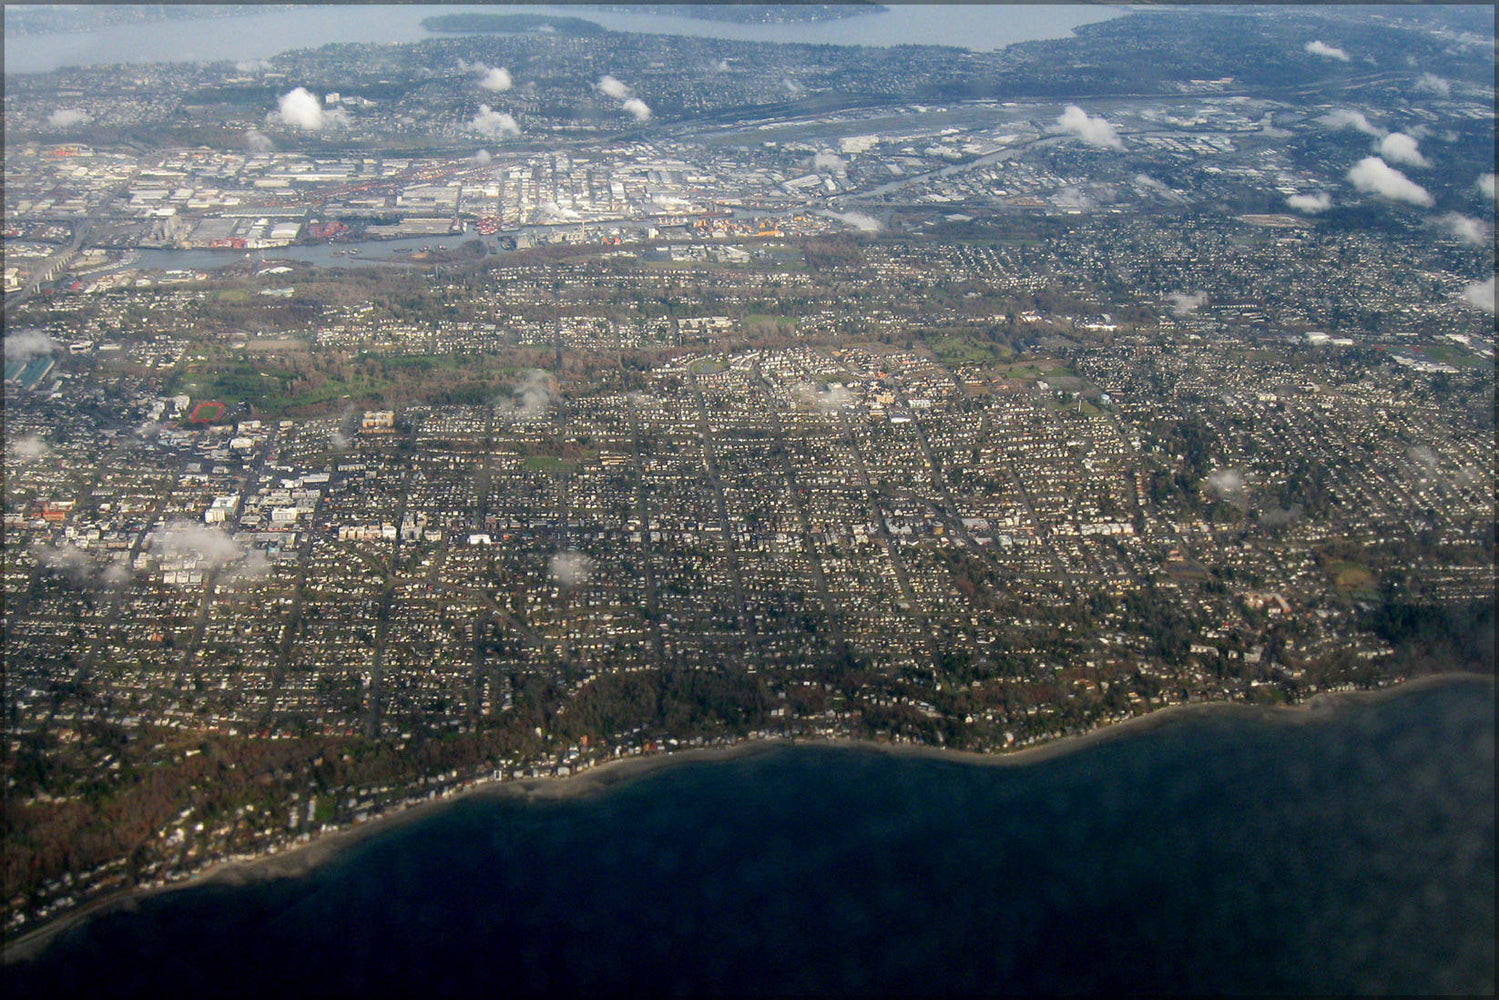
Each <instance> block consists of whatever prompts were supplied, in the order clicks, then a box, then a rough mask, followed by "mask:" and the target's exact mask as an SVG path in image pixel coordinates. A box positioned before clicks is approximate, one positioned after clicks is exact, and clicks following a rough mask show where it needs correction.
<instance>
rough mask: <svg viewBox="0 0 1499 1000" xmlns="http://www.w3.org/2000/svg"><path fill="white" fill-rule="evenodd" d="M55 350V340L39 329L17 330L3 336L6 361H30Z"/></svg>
mask: <svg viewBox="0 0 1499 1000" xmlns="http://www.w3.org/2000/svg"><path fill="white" fill-rule="evenodd" d="M55 350H57V341H55V340H53V339H52V338H51V337H49V336H47V335H46V334H45V333H43V332H42V331H40V330H17V331H16V332H15V333H12V334H9V335H8V336H7V337H6V338H5V360H6V361H30V360H31V359H32V358H34V357H36V356H37V355H38V354H51V353H52V352H53V351H55Z"/></svg>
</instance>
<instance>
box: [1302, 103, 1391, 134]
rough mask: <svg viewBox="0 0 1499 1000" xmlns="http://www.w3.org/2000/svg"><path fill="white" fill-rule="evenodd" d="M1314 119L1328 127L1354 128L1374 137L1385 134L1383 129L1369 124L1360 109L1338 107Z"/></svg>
mask: <svg viewBox="0 0 1499 1000" xmlns="http://www.w3.org/2000/svg"><path fill="white" fill-rule="evenodd" d="M1316 120H1317V121H1319V122H1321V123H1322V124H1323V125H1326V126H1327V127H1329V128H1354V129H1358V131H1360V132H1362V133H1364V135H1372V136H1374V137H1375V138H1378V137H1380V136H1382V135H1384V134H1385V130H1384V129H1382V128H1379V127H1377V126H1374V125H1370V124H1369V119H1367V118H1365V117H1364V113H1363V112H1362V111H1349V110H1347V109H1346V108H1338V109H1337V110H1336V111H1329V112H1328V113H1327V114H1325V115H1322V116H1321V117H1320V118H1318V119H1316Z"/></svg>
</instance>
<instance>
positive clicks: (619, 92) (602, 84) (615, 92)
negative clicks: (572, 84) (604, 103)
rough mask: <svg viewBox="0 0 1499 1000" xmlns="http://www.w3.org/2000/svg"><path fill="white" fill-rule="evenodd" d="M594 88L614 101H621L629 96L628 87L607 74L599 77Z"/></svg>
mask: <svg viewBox="0 0 1499 1000" xmlns="http://www.w3.org/2000/svg"><path fill="white" fill-rule="evenodd" d="M595 86H597V87H598V89H599V90H600V91H602V92H603V93H605V94H607V95H608V96H610V97H612V98H614V99H615V100H616V101H623V100H625V99H626V98H628V97H630V96H631V94H630V88H629V87H627V86H625V85H624V84H623V83H621V82H620V81H618V80H616V79H615V78H614V77H612V76H609V75H608V74H605V75H604V76H601V77H599V82H598V83H597V84H596V85H595Z"/></svg>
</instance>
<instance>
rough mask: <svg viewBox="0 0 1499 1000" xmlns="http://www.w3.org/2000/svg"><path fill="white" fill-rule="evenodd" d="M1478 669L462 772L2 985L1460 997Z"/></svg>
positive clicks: (1482, 844) (1485, 879)
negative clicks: (945, 734)
mask: <svg viewBox="0 0 1499 1000" xmlns="http://www.w3.org/2000/svg"><path fill="white" fill-rule="evenodd" d="M1494 846H1495V827H1494V688H1493V683H1492V681H1491V680H1486V679H1479V680H1467V681H1457V682H1453V683H1448V684H1443V685H1441V686H1433V687H1428V688H1424V689H1418V690H1412V691H1408V692H1404V693H1401V694H1398V695H1395V696H1393V697H1390V698H1388V699H1386V700H1379V701H1361V702H1357V703H1355V704H1351V705H1343V706H1339V707H1336V708H1324V709H1319V710H1316V711H1313V712H1311V713H1302V714H1299V715H1292V714H1288V713H1280V714H1270V713H1265V712H1259V713H1244V712H1222V713H1214V714H1208V715H1197V716H1190V717H1186V718H1183V719H1181V720H1179V721H1176V722H1173V723H1170V724H1168V725H1165V726H1163V727H1161V728H1158V729H1155V730H1152V731H1148V732H1137V733H1131V734H1126V735H1123V736H1121V737H1120V738H1118V739H1115V740H1111V741H1108V742H1106V743H1102V744H1096V745H1093V746H1090V747H1086V748H1084V749H1081V750H1078V751H1076V752H1073V753H1070V754H1068V755H1066V756H1061V757H1056V758H1053V759H1049V760H1043V761H1039V762H1034V763H1030V764H1026V765H1023V766H998V767H995V766H975V765H971V764H966V763H960V762H956V761H952V760H934V759H929V758H916V757H909V756H896V755H892V754H888V753H883V752H879V751H870V750H856V749H841V748H838V749H835V748H818V747H775V748H770V749H766V750H765V751H763V752H760V753H756V754H753V755H750V756H747V757H742V758H739V759H735V760H730V761H705V762H684V763H681V764H674V765H672V766H669V767H665V768H662V769H660V770H657V771H654V772H652V773H649V774H646V775H644V776H641V777H638V778H634V779H631V780H628V781H624V782H620V783H617V784H615V785H614V786H613V787H610V788H608V789H606V790H604V791H602V792H599V793H596V794H590V795H587V796H583V797H578V798H573V799H568V800H555V799H554V800H533V801H525V800H524V799H523V798H521V797H519V796H514V795H492V796H479V797H471V798H468V799H464V800H459V801H456V802H454V803H453V804H451V805H450V806H449V807H447V808H444V809H442V810H440V811H438V812H436V813H435V814H433V815H431V816H429V817H426V818H423V819H421V820H419V821H416V822H412V823H410V824H407V825H404V826H400V827H396V828H393V829H391V830H388V831H384V832H379V833H377V834H375V835H373V836H371V837H370V838H368V839H366V840H364V841H362V842H360V843H358V844H356V845H354V846H352V847H350V848H349V849H348V850H347V851H346V852H344V853H342V854H341V855H339V856H338V857H337V858H336V859H334V860H333V861H331V862H329V863H328V864H326V865H325V866H324V867H322V868H320V869H317V870H316V871H315V872H313V873H312V874H310V875H307V876H305V877H300V878H294V879H291V878H286V879H280V880H277V881H269V882H257V883H252V884H249V885H245V886H241V887H227V886H215V885H205V886H202V887H200V888H194V889H188V890H182V891H177V892H171V893H165V894H161V895H158V896H154V897H150V898H147V899H145V900H143V901H141V903H140V905H139V907H138V909H137V910H136V911H135V912H132V913H119V914H114V915H110V916H105V917H100V918H98V919H95V920H93V921H92V922H90V923H88V924H85V925H83V926H81V927H78V928H75V929H73V930H72V931H69V932H67V933H65V934H63V935H60V936H59V938H58V939H57V940H56V941H55V942H54V944H53V946H52V947H51V948H50V949H49V951H48V952H46V953H45V955H44V957H43V958H41V959H39V960H37V961H35V962H31V963H25V964H12V965H10V966H8V967H7V969H6V979H7V983H6V986H7V992H8V994H9V995H10V996H13V997H14V996H22V995H36V994H47V995H72V996H88V995H102V996H109V997H117V996H122V995H143V996H160V997H186V996H204V997H220V996H225V995H255V996H261V997H278V996H291V997H300V996H304V995H312V994H315V993H321V994H322V995H334V996H346V995H363V996H369V995H375V996H405V995H415V996H420V995H462V996H509V995H514V994H542V995H548V996H558V995H583V994H586V995H628V996H663V995H690V996H699V995H711V996H725V995H737V994H759V995H778V996H780V995H817V996H824V995H880V996H885V995H893V994H906V995H912V996H930V995H939V994H963V995H972V994H980V993H1110V994H1118V993H1152V994H1153V993H1195V994H1223V993H1245V992H1252V993H1298V994H1302V993H1319V994H1339V995H1349V994H1360V995H1363V994H1381V993H1382V994H1391V993H1393V994H1412V993H1425V994H1431V993H1439V994H1454V993H1457V994H1474V993H1478V994H1482V993H1492V992H1493V991H1494V931H1495V927H1494V890H1495V884H1494V873H1495V869H1494Z"/></svg>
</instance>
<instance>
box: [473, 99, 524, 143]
mask: <svg viewBox="0 0 1499 1000" xmlns="http://www.w3.org/2000/svg"><path fill="white" fill-rule="evenodd" d="M468 128H469V131H470V132H478V133H479V134H480V135H487V136H491V137H493V138H496V139H503V138H504V137H505V136H507V135H508V136H516V135H520V125H519V124H517V123H516V121H515V119H514V118H513V117H511V116H510V115H508V114H506V113H505V112H503V111H495V110H494V109H493V108H491V107H490V106H489V105H487V104H481V105H479V113H478V114H477V115H475V116H474V118H473V121H471V122H469V123H468Z"/></svg>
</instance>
